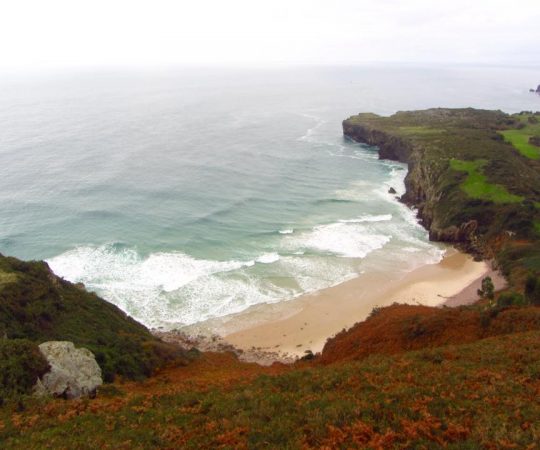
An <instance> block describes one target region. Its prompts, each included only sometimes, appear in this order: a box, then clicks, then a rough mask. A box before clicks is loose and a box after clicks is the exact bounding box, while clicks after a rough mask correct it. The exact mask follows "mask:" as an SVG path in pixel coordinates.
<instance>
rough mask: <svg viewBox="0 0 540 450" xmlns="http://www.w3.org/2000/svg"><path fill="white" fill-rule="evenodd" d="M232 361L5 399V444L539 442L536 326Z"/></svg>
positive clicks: (204, 361)
mask: <svg viewBox="0 0 540 450" xmlns="http://www.w3.org/2000/svg"><path fill="white" fill-rule="evenodd" d="M228 358H229V359H228ZM231 358H232V357H227V355H211V354H208V355H205V356H203V357H202V358H201V359H200V360H198V361H196V362H195V363H194V364H193V365H192V366H189V367H187V368H179V369H170V370H169V371H165V372H163V373H162V374H161V375H160V376H158V377H156V378H154V379H152V380H149V381H147V382H145V383H144V384H136V385H133V384H128V385H115V386H114V388H109V389H108V390H107V393H105V392H102V394H101V395H100V396H99V397H98V399H95V400H92V401H89V400H84V401H82V400H81V401H72V402H66V401H60V400H56V401H50V402H48V403H46V404H42V403H37V401H36V400H32V401H30V402H29V403H27V405H26V406H25V407H26V410H24V411H17V409H16V408H15V407H14V406H13V407H9V408H8V407H4V408H3V409H2V410H0V441H1V442H3V444H2V448H6V449H10V448H13V449H15V448H17V449H18V448H25V449H33V448H66V449H71V448H81V449H83V448H88V449H90V448H123V449H132V448H156V447H159V448H193V449H199V448H209V449H210V448H229V449H241V448H291V449H296V448H374V449H383V448H384V449H386V448H440V447H442V446H445V447H447V448H454V449H464V448H471V449H472V448H493V449H495V448H520V449H527V448H528V449H534V448H537V447H536V444H537V443H538V442H539V441H540V427H539V423H540V421H539V420H538V418H539V417H540V403H539V400H538V399H539V398H540V363H539V361H540V332H539V331H531V332H526V333H514V334H511V335H505V336H499V337H494V338H488V339H485V340H481V341H477V342H475V343H472V344H466V345H461V346H455V345H448V346H443V347H437V348H431V349H424V350H420V351H414V352H408V353H400V354H397V355H393V356H385V355H378V354H374V355H371V356H369V357H366V358H364V359H362V360H360V361H357V362H348V363H339V364H333V365H330V366H323V367H321V366H316V365H315V366H313V365H307V364H305V365H304V366H299V367H296V368H294V369H288V370H287V369H286V368H283V367H274V368H261V367H258V366H254V365H248V364H241V363H238V362H235V361H234V360H233V359H231ZM261 374H262V375H261ZM254 377H256V378H254Z"/></svg>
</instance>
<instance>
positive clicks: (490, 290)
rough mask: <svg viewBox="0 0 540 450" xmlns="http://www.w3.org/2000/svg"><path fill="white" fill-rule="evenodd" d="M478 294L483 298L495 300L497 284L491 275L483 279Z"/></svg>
mask: <svg viewBox="0 0 540 450" xmlns="http://www.w3.org/2000/svg"><path fill="white" fill-rule="evenodd" d="M476 292H477V294H478V295H479V296H480V297H482V298H487V299H489V300H493V298H494V297H495V286H494V285H493V280H492V279H491V277H485V278H483V279H482V287H481V289H478V290H477V291H476Z"/></svg>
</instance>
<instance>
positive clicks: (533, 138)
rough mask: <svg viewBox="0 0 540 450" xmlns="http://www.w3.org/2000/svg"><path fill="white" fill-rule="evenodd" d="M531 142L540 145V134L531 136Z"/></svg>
mask: <svg viewBox="0 0 540 450" xmlns="http://www.w3.org/2000/svg"><path fill="white" fill-rule="evenodd" d="M529 144H531V145H536V146H537V147H540V136H531V137H530V138H529Z"/></svg>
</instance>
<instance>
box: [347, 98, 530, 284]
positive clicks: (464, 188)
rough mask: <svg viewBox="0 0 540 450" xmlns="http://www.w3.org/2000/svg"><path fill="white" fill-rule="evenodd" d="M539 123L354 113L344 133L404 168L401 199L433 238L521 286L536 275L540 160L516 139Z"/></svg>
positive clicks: (466, 114) (477, 116)
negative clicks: (493, 264)
mask: <svg viewBox="0 0 540 450" xmlns="http://www.w3.org/2000/svg"><path fill="white" fill-rule="evenodd" d="M538 117H540V115H538V114H536V115H535V114H532V113H523V114H520V115H508V114H505V113H503V112H501V111H487V110H477V109H472V108H466V109H429V110H425V111H408V112H398V113H396V114H394V115H392V116H390V117H382V116H377V115H375V114H359V115H357V116H353V117H350V118H349V119H347V120H345V121H344V122H343V131H344V134H345V135H346V136H348V137H350V138H351V139H354V140H356V141H358V142H363V143H367V144H369V145H374V146H378V147H379V154H380V157H381V158H388V159H394V160H399V161H402V162H405V163H408V165H409V173H408V175H407V178H406V180H405V184H406V187H407V192H406V194H405V195H404V197H403V200H404V201H405V202H406V203H408V204H410V205H413V206H415V207H417V208H418V211H419V217H420V218H421V219H422V221H423V223H424V225H425V226H426V228H428V230H429V231H430V237H431V238H432V239H433V240H438V241H446V242H451V243H455V244H458V245H460V246H462V247H463V248H465V249H467V250H468V251H470V252H472V253H476V254H479V255H481V256H483V257H487V258H491V257H496V258H497V260H498V261H499V262H500V263H501V264H502V265H503V269H504V271H505V274H506V275H507V276H509V277H510V281H511V282H513V283H515V284H521V283H523V280H524V278H525V274H526V273H528V272H529V271H533V272H535V273H537V272H538V271H540V245H539V243H538V241H539V240H540V161H539V160H538V159H537V158H536V157H535V155H536V154H532V153H531V152H526V151H524V149H523V147H519V144H518V143H517V141H516V137H515V136H522V135H523V136H529V134H534V133H535V132H536V128H535V127H536V126H537V125H536V121H537V118H538ZM520 139H521V140H522V139H524V138H522V137H520ZM520 142H521V141H520ZM514 145H517V147H515V146H514Z"/></svg>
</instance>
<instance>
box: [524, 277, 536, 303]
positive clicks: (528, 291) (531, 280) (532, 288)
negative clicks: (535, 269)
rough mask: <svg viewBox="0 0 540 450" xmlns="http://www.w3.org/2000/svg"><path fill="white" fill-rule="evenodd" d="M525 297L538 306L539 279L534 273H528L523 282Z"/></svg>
mask: <svg viewBox="0 0 540 450" xmlns="http://www.w3.org/2000/svg"><path fill="white" fill-rule="evenodd" d="M525 297H526V298H527V300H528V301H529V302H530V303H531V304H532V305H536V306H540V280H539V279H538V277H536V276H535V275H532V274H530V275H529V276H528V277H527V281H526V282H525Z"/></svg>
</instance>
